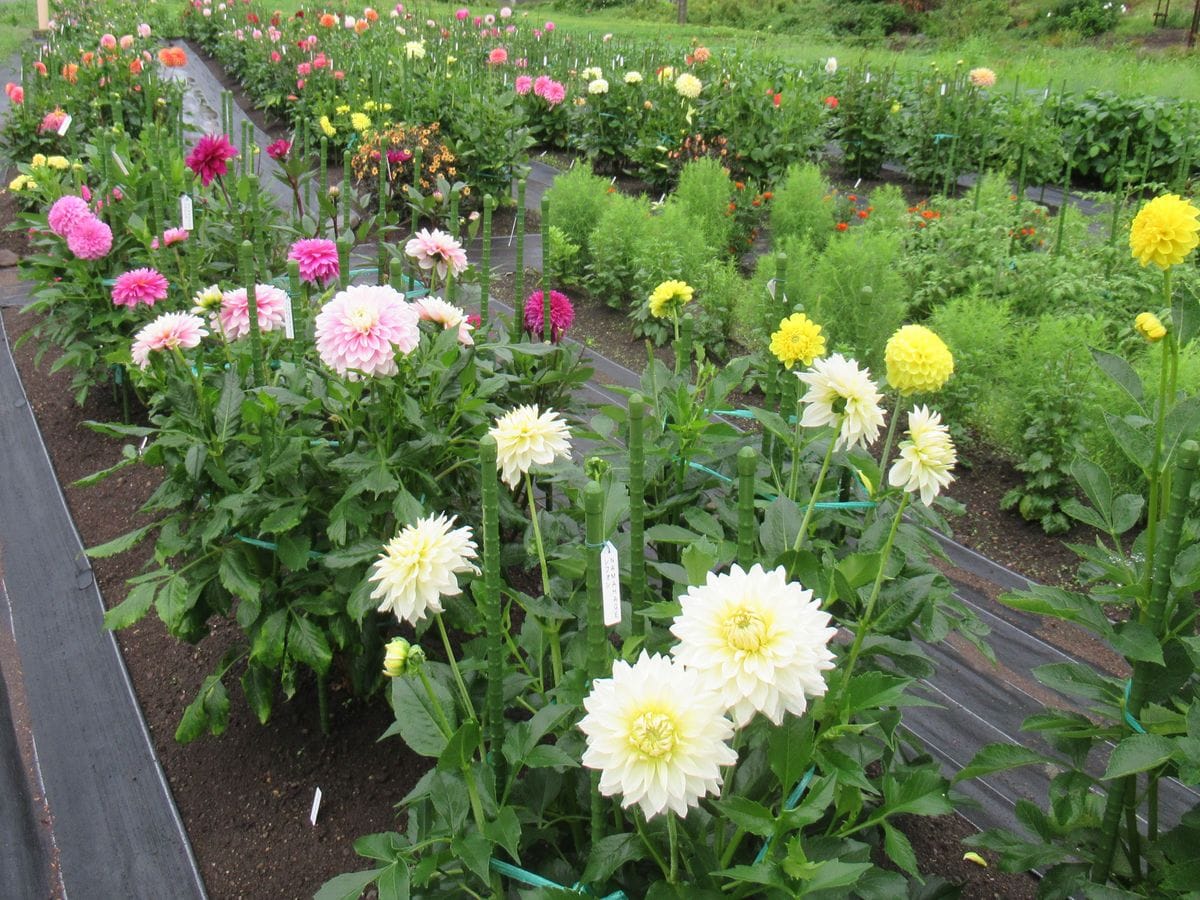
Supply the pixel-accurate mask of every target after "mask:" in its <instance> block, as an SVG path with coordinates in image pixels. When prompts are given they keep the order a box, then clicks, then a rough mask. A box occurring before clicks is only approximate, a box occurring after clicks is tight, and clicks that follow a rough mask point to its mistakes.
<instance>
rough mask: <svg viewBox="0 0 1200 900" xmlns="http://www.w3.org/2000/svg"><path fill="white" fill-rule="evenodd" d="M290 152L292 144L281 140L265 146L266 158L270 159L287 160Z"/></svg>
mask: <svg viewBox="0 0 1200 900" xmlns="http://www.w3.org/2000/svg"><path fill="white" fill-rule="evenodd" d="M291 152H292V142H291V141H287V140H284V139H283V138H280V139H279V140H277V141H275V142H274V143H272V144H268V145H267V156H269V157H271V159H287V155H288V154H289V153H291Z"/></svg>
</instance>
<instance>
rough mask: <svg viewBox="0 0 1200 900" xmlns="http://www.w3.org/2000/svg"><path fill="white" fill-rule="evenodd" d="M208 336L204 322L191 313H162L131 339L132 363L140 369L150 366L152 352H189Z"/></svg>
mask: <svg viewBox="0 0 1200 900" xmlns="http://www.w3.org/2000/svg"><path fill="white" fill-rule="evenodd" d="M207 334H208V331H207V330H206V329H205V328H204V320H203V319H201V318H200V317H199V316H193V315H192V314H191V313H164V314H163V315H161V316H159V317H158V318H157V319H155V320H154V321H153V322H151V323H150V324H149V325H147V326H146V327H145V328H143V329H142V330H141V331H139V332H138V333H137V337H135V338H134V339H133V350H132V355H133V361H134V362H135V363H137V364H138V366H140V367H141V368H143V369H144V368H146V366H148V365H149V364H150V353H151V352H152V351H154V350H175V349H179V350H191V349H192V348H193V347H196V346H198V345H199V344H200V339H201V338H202V337H204V336H205V335H207Z"/></svg>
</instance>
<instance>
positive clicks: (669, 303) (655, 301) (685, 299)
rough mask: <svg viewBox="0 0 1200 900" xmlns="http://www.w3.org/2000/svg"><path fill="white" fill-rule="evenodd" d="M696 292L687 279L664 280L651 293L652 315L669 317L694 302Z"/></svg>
mask: <svg viewBox="0 0 1200 900" xmlns="http://www.w3.org/2000/svg"><path fill="white" fill-rule="evenodd" d="M695 292H696V289H695V288H693V287H692V286H691V285H690V284H688V283H687V282H686V281H664V282H663V283H662V284H660V285H659V286H658V287H656V288H655V289H654V293H652V294H651V295H650V315H652V316H654V318H656V319H667V318H670V317H671V316H673V315H675V314H676V313H677V312H679V310H681V309H683V307H684V306H686V305H687V304H688V303H691V302H692V295H693V294H694V293H695Z"/></svg>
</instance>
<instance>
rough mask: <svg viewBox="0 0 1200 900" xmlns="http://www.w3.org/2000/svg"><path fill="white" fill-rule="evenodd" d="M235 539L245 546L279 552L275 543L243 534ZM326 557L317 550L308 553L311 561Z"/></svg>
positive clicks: (237, 535)
mask: <svg viewBox="0 0 1200 900" xmlns="http://www.w3.org/2000/svg"><path fill="white" fill-rule="evenodd" d="M234 537H235V538H237V539H238V540H239V541H241V542H242V543H243V544H249V545H250V546H251V547H260V548H261V549H263V550H278V549H279V545H278V544H276V543H275V542H273V541H260V540H259V539H258V538H248V537H246V536H245V535H242V534H235V535H234ZM324 555H325V554H324V553H319V552H317V551H316V550H309V551H308V558H309V559H320V558H321V557H323V556H324Z"/></svg>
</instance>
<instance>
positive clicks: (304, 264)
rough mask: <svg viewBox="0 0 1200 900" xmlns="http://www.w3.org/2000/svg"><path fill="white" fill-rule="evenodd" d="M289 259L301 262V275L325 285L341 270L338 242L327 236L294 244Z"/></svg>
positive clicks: (307, 279) (310, 280)
mask: <svg viewBox="0 0 1200 900" xmlns="http://www.w3.org/2000/svg"><path fill="white" fill-rule="evenodd" d="M288 259H294V260H295V261H296V262H297V263H299V264H300V277H301V278H302V279H304V280H305V281H307V282H309V283H310V284H320V285H321V287H325V286H326V285H328V284H329V282H331V281H334V280H335V279H336V278H337V277H338V274H339V272H340V269H339V266H338V251H337V244H335V243H334V242H333V241H330V240H326V239H325V238H305V239H303V240H299V241H296V242H295V243H294V244H292V248H291V249H290V250H289V251H288Z"/></svg>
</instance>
